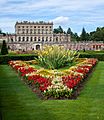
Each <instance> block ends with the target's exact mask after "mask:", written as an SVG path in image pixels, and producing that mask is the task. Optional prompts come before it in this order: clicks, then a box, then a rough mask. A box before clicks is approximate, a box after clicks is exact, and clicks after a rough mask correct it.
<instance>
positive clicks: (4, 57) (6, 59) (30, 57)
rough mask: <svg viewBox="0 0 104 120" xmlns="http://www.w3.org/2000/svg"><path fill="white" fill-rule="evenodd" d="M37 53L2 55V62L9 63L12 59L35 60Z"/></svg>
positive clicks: (0, 56) (0, 58)
mask: <svg viewBox="0 0 104 120" xmlns="http://www.w3.org/2000/svg"><path fill="white" fill-rule="evenodd" d="M34 57H37V55H31V54H19V55H0V64H7V63H8V62H9V61H10V60H25V61H26V60H33V59H34Z"/></svg>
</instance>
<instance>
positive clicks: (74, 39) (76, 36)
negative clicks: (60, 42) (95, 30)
mask: <svg viewBox="0 0 104 120" xmlns="http://www.w3.org/2000/svg"><path fill="white" fill-rule="evenodd" d="M67 34H70V36H71V41H79V36H78V34H77V33H73V32H72V30H71V28H68V30H67Z"/></svg>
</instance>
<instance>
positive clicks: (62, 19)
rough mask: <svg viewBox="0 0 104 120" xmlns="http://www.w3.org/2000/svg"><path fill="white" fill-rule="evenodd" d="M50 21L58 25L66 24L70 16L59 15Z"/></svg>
mask: <svg viewBox="0 0 104 120" xmlns="http://www.w3.org/2000/svg"><path fill="white" fill-rule="evenodd" d="M50 21H52V22H53V23H54V24H58V25H61V24H66V23H68V22H69V17H64V16H59V17H56V18H55V19H53V20H50Z"/></svg>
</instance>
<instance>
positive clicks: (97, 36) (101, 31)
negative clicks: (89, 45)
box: [90, 27, 104, 41]
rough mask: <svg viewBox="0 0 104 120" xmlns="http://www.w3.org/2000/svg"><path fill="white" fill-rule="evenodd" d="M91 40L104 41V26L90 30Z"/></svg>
mask: <svg viewBox="0 0 104 120" xmlns="http://www.w3.org/2000/svg"><path fill="white" fill-rule="evenodd" d="M90 40H93V41H104V27H102V28H99V27H97V28H96V31H93V32H90Z"/></svg>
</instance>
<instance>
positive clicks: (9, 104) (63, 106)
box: [0, 62, 104, 120]
mask: <svg viewBox="0 0 104 120" xmlns="http://www.w3.org/2000/svg"><path fill="white" fill-rule="evenodd" d="M0 111H1V113H0V114H1V116H2V117H1V119H2V120H103V119H104V62H99V63H98V64H97V66H96V68H95V71H94V72H93V74H91V76H90V77H89V80H88V81H87V82H86V84H85V87H84V89H83V90H82V91H81V93H80V96H79V97H78V99H77V100H39V98H37V96H36V95H35V94H34V93H33V92H32V91H31V89H30V88H28V86H27V85H25V84H24V83H23V82H22V81H21V80H20V78H19V77H18V75H17V74H16V73H15V71H13V70H12V69H11V68H10V67H9V66H7V65H1V66H0Z"/></svg>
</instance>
